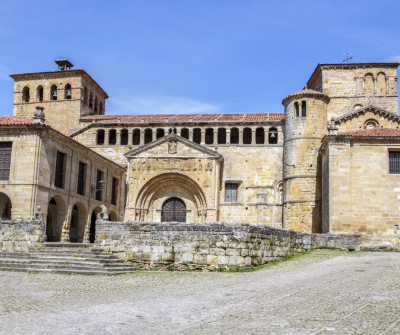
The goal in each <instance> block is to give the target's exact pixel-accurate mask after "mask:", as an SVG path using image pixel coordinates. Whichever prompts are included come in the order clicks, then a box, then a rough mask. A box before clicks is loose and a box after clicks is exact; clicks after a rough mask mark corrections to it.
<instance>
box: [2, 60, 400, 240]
mask: <svg viewBox="0 0 400 335" xmlns="http://www.w3.org/2000/svg"><path fill="white" fill-rule="evenodd" d="M56 64H57V67H58V68H57V69H56V70H54V71H46V72H30V73H18V74H11V75H10V76H11V78H13V79H14V110H13V115H12V116H3V117H0V213H1V214H2V218H3V219H6V218H31V217H32V216H33V215H34V213H35V211H37V209H38V206H40V208H41V210H42V211H43V214H44V218H45V220H46V225H47V226H46V235H47V240H48V241H71V242H74V241H75V242H82V241H84V242H93V240H94V232H95V221H96V218H97V216H98V214H99V212H100V211H101V209H100V208H101V206H102V205H105V206H106V208H107V209H108V213H109V216H110V220H111V221H147V222H170V221H178V222H193V223H199V224H201V223H205V222H232V223H253V224H265V225H269V226H272V227H275V228H285V229H293V230H297V231H303V232H316V233H324V232H332V233H357V234H361V241H362V243H364V244H374V243H388V244H391V245H394V246H398V245H399V244H400V243H399V241H400V240H399V236H400V226H399V225H400V130H399V125H400V117H399V115H398V93H397V74H396V71H397V68H398V66H399V63H340V64H318V65H317V67H316V69H315V70H314V72H313V73H312V74H311V77H310V78H309V79H308V81H307V82H306V84H305V87H304V88H303V89H302V90H300V91H298V92H295V93H292V94H289V95H288V96H287V97H286V98H284V99H283V101H282V104H283V106H284V112H283V113H276V112H266V113H235V114H229V113H224V114H168V115H162V114H156V115H139V114H134V115H118V114H115V112H117V111H111V113H112V114H111V113H109V114H107V113H106V112H105V111H106V100H107V98H108V95H107V93H106V92H105V91H104V90H103V89H102V88H101V86H100V85H99V84H98V83H97V82H96V81H95V80H94V79H93V78H92V77H91V76H90V75H89V74H88V73H87V72H86V71H85V70H83V69H74V68H73V64H72V63H71V62H70V61H68V60H66V59H62V60H56Z"/></svg>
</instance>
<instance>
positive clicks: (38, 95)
mask: <svg viewBox="0 0 400 335" xmlns="http://www.w3.org/2000/svg"><path fill="white" fill-rule="evenodd" d="M36 100H37V101H43V86H38V88H37V90H36Z"/></svg>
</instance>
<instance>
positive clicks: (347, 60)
mask: <svg viewBox="0 0 400 335" xmlns="http://www.w3.org/2000/svg"><path fill="white" fill-rule="evenodd" d="M342 55H344V56H346V59H343V63H344V62H346V63H347V64H349V60H350V59H353V57H350V55H352V53H351V52H349V49H346V53H342Z"/></svg>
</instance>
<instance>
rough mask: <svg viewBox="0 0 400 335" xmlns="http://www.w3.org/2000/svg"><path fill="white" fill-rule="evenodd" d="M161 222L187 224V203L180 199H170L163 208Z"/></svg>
mask: <svg viewBox="0 0 400 335" xmlns="http://www.w3.org/2000/svg"><path fill="white" fill-rule="evenodd" d="M161 221H162V222H186V205H185V203H184V202H183V201H182V200H181V199H179V198H169V199H168V200H167V201H165V202H164V204H163V206H162V213H161Z"/></svg>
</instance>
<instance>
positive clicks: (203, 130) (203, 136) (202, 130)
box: [200, 129, 206, 145]
mask: <svg viewBox="0 0 400 335" xmlns="http://www.w3.org/2000/svg"><path fill="white" fill-rule="evenodd" d="M200 144H201V145H204V144H206V130H205V129H201V140H200Z"/></svg>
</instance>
